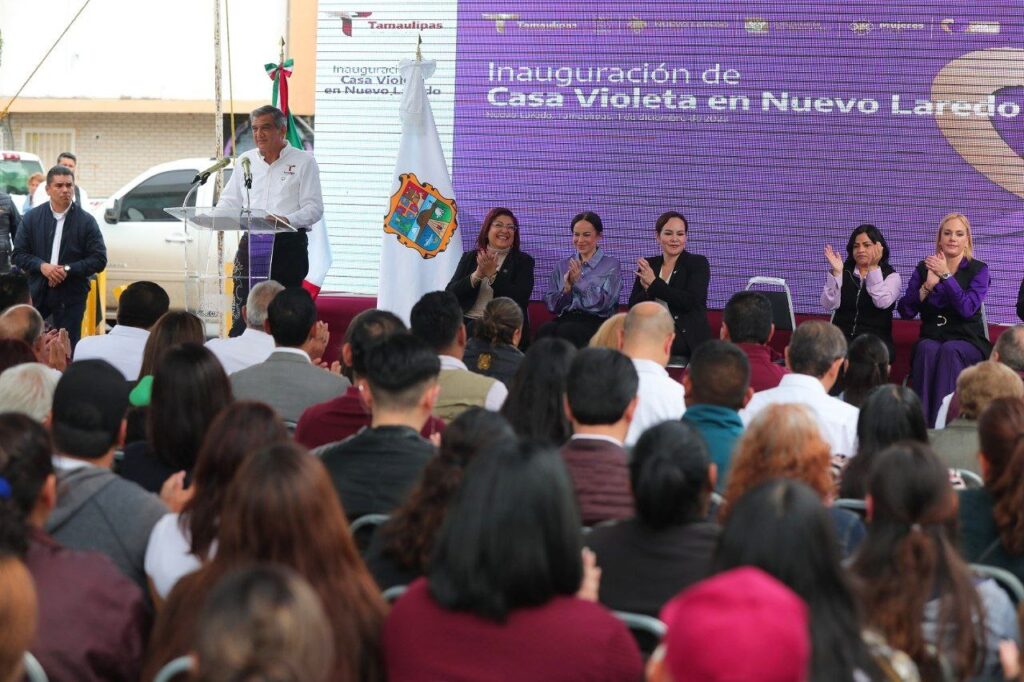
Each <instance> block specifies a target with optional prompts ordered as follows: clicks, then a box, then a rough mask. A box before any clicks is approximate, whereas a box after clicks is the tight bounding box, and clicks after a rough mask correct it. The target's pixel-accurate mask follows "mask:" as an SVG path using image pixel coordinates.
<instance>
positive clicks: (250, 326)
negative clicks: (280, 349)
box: [206, 279, 284, 374]
mask: <svg viewBox="0 0 1024 682" xmlns="http://www.w3.org/2000/svg"><path fill="white" fill-rule="evenodd" d="M282 289H284V287H283V286H281V284H279V283H278V282H275V281H274V280H272V279H268V280H267V281H265V282H260V283H259V284H257V285H256V286H254V287H253V288H252V291H250V292H249V298H247V299H246V301H245V306H244V307H243V308H242V317H243V318H245V331H244V332H242V335H241V336H236V337H235V338H233V339H211V340H210V341H207V342H206V347H207V348H209V349H210V352H212V353H213V354H214V355H216V356H217V359H218V360H220V364H221V365H223V366H224V371H225V372H227V373H228V374H234V373H235V372H238V371H240V370H243V369H245V368H246V367H252V366H253V365H258V364H259V363H261V362H263V361H264V360H266V359H267V358H269V357H270V354H271V353H273V352H274V337H273V336H271V335H270V334H268V333H267V332H266V331H265V330H264V328H263V327H264V323H265V322H266V321H267V308H269V307H270V302H271V301H273V300H274V297H275V296H277V294H278V292H279V291H281V290H282Z"/></svg>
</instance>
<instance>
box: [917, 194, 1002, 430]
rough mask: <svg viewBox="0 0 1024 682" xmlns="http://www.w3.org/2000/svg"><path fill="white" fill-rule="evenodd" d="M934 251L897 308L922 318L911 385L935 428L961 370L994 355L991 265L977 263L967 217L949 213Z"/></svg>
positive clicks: (940, 228)
mask: <svg viewBox="0 0 1024 682" xmlns="http://www.w3.org/2000/svg"><path fill="white" fill-rule="evenodd" d="M935 250H936V253H933V254H932V255H930V256H928V257H927V258H925V259H924V260H923V261H921V262H920V263H918V265H917V267H916V268H915V269H914V274H913V275H911V276H910V283H909V284H908V285H907V292H906V293H905V294H904V295H903V298H902V299H900V303H899V313H900V317H902V318H903V319H908V320H909V319H913V318H914V317H917V316H918V315H920V316H921V336H920V338H919V339H918V341H917V343H916V344H914V350H913V353H912V356H911V357H912V359H911V367H910V385H911V387H912V388H913V389H914V390H915V391H917V394H918V395H920V396H921V405H922V407H923V408H924V414H925V418H926V419H927V421H928V424H929V425H931V424H934V423H935V415H936V414H937V413H938V411H939V405H940V404H941V402H942V398H943V397H945V396H946V395H948V394H950V393H952V392H953V390H954V389H955V388H956V378H957V377H958V376H960V372H961V370H963V369H964V368H965V367H970V366H971V365H973V364H976V363H978V362H981V361H982V360H984V359H985V358H987V357H988V356H989V353H990V352H991V351H992V344H991V343H989V341H988V339H987V338H985V325H984V322H983V321H982V318H981V306H982V304H983V303H984V302H985V295H986V294H987V293H988V287H989V280H990V278H989V272H988V266H987V265H985V263H983V262H981V261H980V260H978V259H977V258H974V254H973V242H972V240H971V224H970V222H968V220H967V217H966V216H964V215H962V214H960V213H950V214H949V215H947V216H946V217H945V218H943V219H942V222H941V223H939V234H938V236H937V237H936V239H935Z"/></svg>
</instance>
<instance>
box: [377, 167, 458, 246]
mask: <svg viewBox="0 0 1024 682" xmlns="http://www.w3.org/2000/svg"><path fill="white" fill-rule="evenodd" d="M399 179H400V180H401V181H402V184H401V185H400V186H399V187H398V191H397V192H395V193H394V194H393V195H392V196H391V209H390V210H389V211H388V214H387V215H386V216H384V231H385V232H387V233H389V234H393V235H395V236H396V237H398V241H399V242H401V243H402V244H403V245H404V246H407V247H409V248H410V249H415V250H416V251H419V253H420V255H421V256H423V257H424V258H433V257H434V256H436V255H437V254H439V253H441V252H442V251H444V250H445V249H447V248H448V242H450V241H451V239H452V235H454V234H455V229H456V228H457V227H458V219H457V216H458V207H457V206H456V204H455V200H454V199H448V198H446V197H444V196H442V195H441V193H440V192H438V191H437V190H436V189H435V188H434V186H433V185H431V184H430V183H426V182H420V180H419V178H417V177H416V174H415V173H402V174H401V175H400V176H399Z"/></svg>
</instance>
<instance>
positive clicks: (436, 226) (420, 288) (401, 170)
mask: <svg viewBox="0 0 1024 682" xmlns="http://www.w3.org/2000/svg"><path fill="white" fill-rule="evenodd" d="M436 66H437V65H436V63H435V62H433V61H422V60H420V59H417V60H416V61H403V62H402V64H401V66H400V67H399V68H400V71H401V73H402V77H403V78H404V79H405V92H404V93H403V94H402V103H401V107H400V109H401V118H402V138H401V141H400V142H399V145H398V158H397V160H396V161H395V174H394V179H393V181H392V183H391V186H392V194H391V199H390V201H389V202H388V205H387V211H386V213H385V215H384V225H383V229H384V234H383V237H384V241H383V244H382V245H381V250H380V280H379V283H378V287H377V307H378V308H381V309H383V310H390V311H391V312H393V313H395V314H396V315H398V316H399V317H401V318H402V319H403V320H405V322H406V323H408V322H409V312H410V311H411V310H412V307H413V305H414V304H415V303H416V301H418V300H419V299H420V296H422V295H423V294H425V293H427V292H430V291H436V290H438V289H444V287H445V285H447V284H448V280H450V279H451V277H452V275H453V274H455V268H456V267H457V266H458V264H459V259H460V258H461V257H462V240H461V235H460V234H459V232H458V207H457V205H456V202H455V192H454V190H453V189H452V180H451V176H450V175H449V174H448V164H447V163H446V162H445V158H444V151H442V149H441V138H440V137H438V134H437V126H436V125H435V124H434V113H433V111H432V110H431V108H430V98H429V97H427V88H426V80H427V79H428V78H430V76H432V75H433V74H434V70H435V68H436Z"/></svg>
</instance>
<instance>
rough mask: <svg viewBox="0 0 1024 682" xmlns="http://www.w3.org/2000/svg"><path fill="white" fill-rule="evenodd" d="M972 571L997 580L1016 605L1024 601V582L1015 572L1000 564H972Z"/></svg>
mask: <svg viewBox="0 0 1024 682" xmlns="http://www.w3.org/2000/svg"><path fill="white" fill-rule="evenodd" d="M971 571H972V572H973V573H974V574H975V575H977V576H981V577H983V578H991V579H992V580H995V581H996V584H997V585H999V587H1001V588H1003V591H1004V592H1006V594H1007V595H1008V596H1009V597H1010V600H1011V601H1012V602H1013V604H1014V606H1018V605H1019V604H1020V603H1021V602H1024V584H1021V582H1020V580H1019V579H1018V578H1017V576H1015V575H1014V574H1013V573H1010V572H1009V571H1007V570H1006V569H1004V568H999V567H998V566H987V565H985V564H971Z"/></svg>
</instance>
